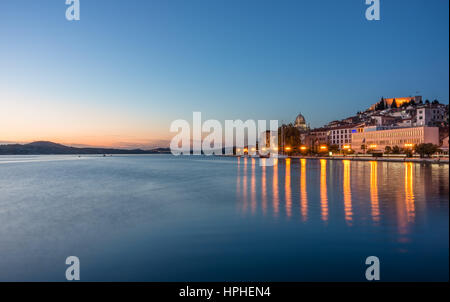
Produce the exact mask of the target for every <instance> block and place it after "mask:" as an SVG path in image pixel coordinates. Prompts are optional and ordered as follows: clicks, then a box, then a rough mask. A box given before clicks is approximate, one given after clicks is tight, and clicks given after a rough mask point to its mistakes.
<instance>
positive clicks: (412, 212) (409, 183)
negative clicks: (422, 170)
mask: <svg viewBox="0 0 450 302" xmlns="http://www.w3.org/2000/svg"><path fill="white" fill-rule="evenodd" d="M405 203H406V213H407V216H408V222H413V221H414V219H415V216H416V207H415V203H414V190H413V163H411V162H410V163H405Z"/></svg>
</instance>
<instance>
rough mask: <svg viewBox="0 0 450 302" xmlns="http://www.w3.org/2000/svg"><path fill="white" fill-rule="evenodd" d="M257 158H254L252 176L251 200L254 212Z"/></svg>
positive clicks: (253, 211)
mask: <svg viewBox="0 0 450 302" xmlns="http://www.w3.org/2000/svg"><path fill="white" fill-rule="evenodd" d="M255 165H256V159H254V158H252V178H251V180H250V200H251V204H250V206H251V210H252V214H254V213H255V211H256V176H255Z"/></svg>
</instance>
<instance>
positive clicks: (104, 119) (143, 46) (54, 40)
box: [0, 0, 449, 143]
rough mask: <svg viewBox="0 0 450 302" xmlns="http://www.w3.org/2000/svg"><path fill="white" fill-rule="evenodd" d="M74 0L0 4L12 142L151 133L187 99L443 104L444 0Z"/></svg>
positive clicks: (223, 114) (334, 109)
mask: <svg viewBox="0 0 450 302" xmlns="http://www.w3.org/2000/svg"><path fill="white" fill-rule="evenodd" d="M80 3H81V20H80V21H79V22H69V21H67V20H66V19H65V9H66V5H65V0H40V1H32V0H25V1H17V0H2V1H1V2H0V102H1V104H0V105H1V106H2V108H1V110H0V112H2V113H0V120H2V121H1V122H0V125H1V128H2V129H5V127H8V126H10V128H16V129H19V130H20V131H21V132H20V131H19V130H18V131H19V132H18V133H17V137H18V138H17V139H18V140H20V139H21V140H27V138H26V134H27V135H29V136H31V135H34V136H33V137H30V138H29V140H34V139H35V138H36V139H38V138H46V137H50V138H51V137H52V136H53V137H55V138H57V139H59V140H64V141H65V142H68V141H70V142H72V143H83V142H85V141H80V138H82V137H85V135H86V134H83V133H85V132H92V133H98V135H100V136H103V137H108V138H109V140H108V141H114V139H115V141H116V142H117V143H120V142H131V141H133V140H134V139H135V140H136V141H140V142H141V141H142V139H143V138H144V140H145V139H146V138H147V137H148V139H164V138H166V137H167V135H168V134H167V133H168V129H169V125H170V122H171V121H172V120H175V119H178V118H184V119H188V120H190V119H191V117H192V111H201V112H202V113H203V117H204V118H205V119H206V118H213V119H218V120H224V119H237V118H240V119H249V118H252V119H280V120H284V121H291V120H293V119H294V118H295V116H296V115H297V113H298V112H302V113H303V114H304V115H305V117H306V119H307V121H308V122H310V123H311V125H312V126H321V125H323V124H324V123H326V122H328V121H330V120H334V119H339V118H344V117H346V116H349V115H352V114H354V113H355V112H357V111H359V110H364V109H366V108H367V107H368V106H369V105H370V104H372V103H374V102H375V101H377V100H378V99H379V98H380V97H381V96H384V97H401V96H409V95H415V94H416V92H418V93H419V94H420V95H423V97H424V98H428V99H430V100H433V99H439V100H441V101H443V102H445V103H448V99H449V86H448V81H449V37H448V36H449V1H448V0H431V1H430V0H381V21H372V22H369V21H367V20H366V19H365V16H364V12H365V9H366V7H367V6H366V5H365V1H364V0H344V1H336V0H308V1H306V0H292V1H286V0H279V1H275V0H271V1H264V0H189V1H188V0H158V1H156V0H81V1H80ZM13 119H14V120H15V122H14V123H12V122H11V120H13ZM20 119H23V120H24V122H19V121H18V120H20ZM25 121H29V123H26V122H25ZM8 123H11V124H8ZM61 123H64V124H63V125H61ZM33 124H34V125H35V126H34V127H33ZM36 124H39V125H40V126H36ZM64 127H67V128H64ZM56 128H58V131H59V132H58V131H56V130H55V129H56ZM2 135H3V137H2ZM24 135H25V136H24ZM2 139H3V140H7V139H9V140H11V139H12V138H11V137H6V138H5V133H2V132H1V130H0V141H1V140H2ZM95 139H96V136H95V135H93V136H92V140H95ZM92 140H90V141H89V142H92ZM89 142H86V143H89Z"/></svg>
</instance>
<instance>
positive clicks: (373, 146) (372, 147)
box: [369, 145, 377, 149]
mask: <svg viewBox="0 0 450 302" xmlns="http://www.w3.org/2000/svg"><path fill="white" fill-rule="evenodd" d="M376 147H377V145H370V146H369V148H371V149H375V148H376Z"/></svg>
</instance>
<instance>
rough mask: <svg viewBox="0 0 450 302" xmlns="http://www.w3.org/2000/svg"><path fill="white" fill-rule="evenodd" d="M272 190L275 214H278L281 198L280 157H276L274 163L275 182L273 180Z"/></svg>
mask: <svg viewBox="0 0 450 302" xmlns="http://www.w3.org/2000/svg"><path fill="white" fill-rule="evenodd" d="M272 186H273V189H272V192H273V214H274V215H275V216H278V211H279V206H280V200H279V195H278V159H274V165H273V182H272Z"/></svg>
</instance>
